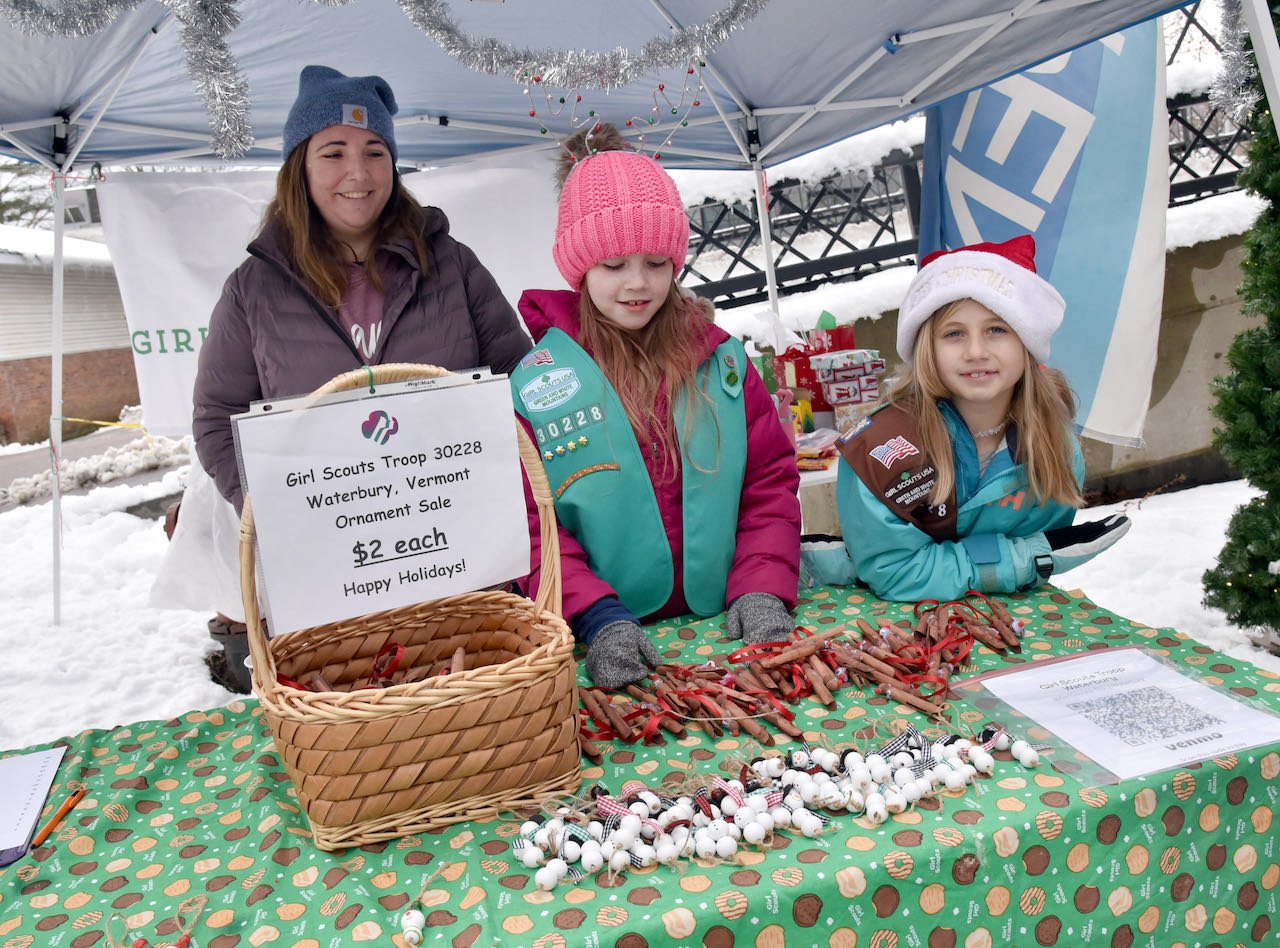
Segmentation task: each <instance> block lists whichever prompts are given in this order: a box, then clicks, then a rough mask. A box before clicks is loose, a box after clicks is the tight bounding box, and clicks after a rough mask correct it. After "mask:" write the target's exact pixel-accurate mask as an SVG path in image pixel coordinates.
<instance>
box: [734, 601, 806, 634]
mask: <svg viewBox="0 0 1280 948" xmlns="http://www.w3.org/2000/svg"><path fill="white" fill-rule="evenodd" d="M795 627H796V621H795V619H793V618H792V617H791V611H790V610H789V609H788V608H787V607H786V606H785V605H784V604H783V602H782V600H781V599H779V598H778V597H777V596H775V595H773V594H772V593H743V594H742V595H741V596H739V597H738V598H737V599H735V600H733V602H732V603H731V604H730V606H729V612H728V614H727V615H726V616H725V620H724V634H725V637H726V638H730V639H742V641H743V644H745V645H759V644H760V643H761V642H782V641H785V640H786V639H789V638H790V637H791V633H792V631H793V630H794V629H795Z"/></svg>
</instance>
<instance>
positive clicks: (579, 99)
mask: <svg viewBox="0 0 1280 948" xmlns="http://www.w3.org/2000/svg"><path fill="white" fill-rule="evenodd" d="M574 101H575V102H581V101H582V96H578V98H577V99H575V100H574Z"/></svg>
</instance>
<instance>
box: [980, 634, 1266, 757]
mask: <svg viewBox="0 0 1280 948" xmlns="http://www.w3.org/2000/svg"><path fill="white" fill-rule="evenodd" d="M982 684H983V685H984V686H985V687H986V688H987V690H988V691H990V692H991V693H992V694H994V695H996V696H997V697H999V698H1000V699H1001V700H1003V701H1004V702H1005V703H1006V704H1009V705H1012V706H1013V707H1014V708H1017V709H1018V710H1019V711H1021V712H1022V713H1023V714H1025V715H1027V717H1029V718H1031V719H1032V720H1034V721H1036V722H1037V723H1039V724H1040V725H1042V726H1043V727H1044V728H1046V729H1047V730H1049V731H1052V732H1053V733H1054V734H1056V735H1057V736H1059V737H1060V738H1062V739H1063V740H1064V741H1066V742H1067V743H1068V744H1070V745H1072V746H1073V747H1075V748H1076V749H1077V750H1079V751H1080V752H1082V753H1084V754H1086V755H1087V756H1089V757H1090V758H1092V759H1093V760H1094V761H1095V762H1096V763H1098V764H1100V765H1102V766H1103V767H1106V768H1107V769H1108V770H1110V771H1111V772H1112V773H1114V774H1115V775H1116V776H1117V777H1119V778H1120V779H1122V780H1127V779H1129V778H1130V777H1137V776H1141V775H1142V774H1149V773H1154V772H1156V771H1159V770H1166V769H1168V768H1170V767H1178V766H1182V765H1184V764H1189V763H1192V762H1194V761H1198V760H1207V759H1209V758H1212V757H1220V756H1222V755H1223V754H1227V753H1231V752H1233V751H1237V750H1241V749H1243V748H1246V747H1257V746H1259V745H1261V744H1271V743H1275V742H1278V741H1280V718H1277V717H1276V716H1275V715H1273V714H1268V713H1266V712H1263V711H1259V710H1257V709H1255V708H1253V707H1251V706H1249V705H1247V704H1244V703H1243V702H1241V701H1237V700H1236V699H1234V698H1232V697H1231V696H1230V695H1229V694H1226V693H1225V692H1222V691H1218V690H1216V689H1214V688H1211V687H1209V686H1208V685H1205V684H1202V683H1201V682H1199V681H1196V680H1195V679H1193V678H1189V677H1187V676H1186V675H1183V674H1181V673H1180V672H1178V671H1177V670H1176V669H1174V668H1171V667H1170V666H1169V665H1166V664H1164V663H1163V662H1160V661H1157V660H1156V659H1155V658H1153V657H1152V656H1151V655H1150V654H1148V653H1147V652H1145V651H1143V650H1142V649H1107V650H1102V651H1096V652H1089V653H1087V654H1084V655H1081V656H1079V657H1073V658H1071V659H1070V660H1067V661H1060V662H1045V663H1039V664H1033V665H1026V666H1023V667H1021V668H1019V669H1018V670H1017V671H1016V672H1011V673H1009V674H1001V675H993V676H991V677H990V678H986V679H983V681H982Z"/></svg>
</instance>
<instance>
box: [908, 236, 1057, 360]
mask: <svg viewBox="0 0 1280 948" xmlns="http://www.w3.org/2000/svg"><path fill="white" fill-rule="evenodd" d="M965 299H970V300H974V301H976V302H978V303H981V304H982V305H983V306H985V307H986V308H987V309H989V310H991V312H993V313H995V314H996V315H997V316H999V317H1000V318H1001V319H1003V320H1004V321H1005V322H1006V323H1008V324H1009V327H1010V328H1011V329H1012V330H1013V331H1014V332H1016V333H1017V334H1018V338H1019V339H1021V340H1022V344H1023V345H1024V346H1026V347H1027V351H1029V352H1030V353H1031V355H1032V356H1033V357H1034V358H1035V359H1036V361H1037V362H1046V361H1048V359H1049V340H1050V339H1051V338H1052V337H1053V334H1054V332H1055V331H1056V330H1057V328H1058V326H1060V325H1061V324H1062V317H1063V314H1064V313H1065V312H1066V308H1067V304H1066V301H1065V300H1064V299H1063V298H1062V295H1061V294H1060V293H1059V292H1058V291H1057V290H1055V289H1054V288H1053V287H1052V286H1050V285H1049V283H1048V281H1046V280H1045V279H1044V278H1043V277H1041V276H1039V275H1037V273H1036V241H1035V238H1034V237H1032V236H1031V235H1030V234H1023V235H1022V236H1020V237H1014V238H1013V239H1012V240H1006V241H1005V242H1004V243H1001V244H993V243H982V244H971V245H969V246H968V247H959V248H957V249H955V250H938V251H935V252H933V253H931V254H929V255H928V256H927V257H925V258H924V260H922V261H921V262H920V272H918V273H917V274H916V275H915V278H914V279H912V281H911V285H910V286H909V287H907V298H906V299H905V300H903V302H902V306H901V307H900V308H899V310H898V355H899V356H901V357H902V360H903V361H904V362H907V363H910V362H911V361H912V360H913V358H914V356H915V345H916V335H917V334H918V333H919V332H920V327H921V326H923V325H924V324H925V321H926V320H928V318H929V317H930V316H932V315H933V314H934V313H936V312H937V311H938V310H940V309H942V307H944V306H946V305H947V304H948V303H954V302H956V301H958V300H965Z"/></svg>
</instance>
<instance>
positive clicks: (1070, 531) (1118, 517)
mask: <svg viewBox="0 0 1280 948" xmlns="http://www.w3.org/2000/svg"><path fill="white" fill-rule="evenodd" d="M1130 526H1132V521H1130V520H1129V518H1128V517H1126V516H1123V515H1122V514H1112V515H1111V516H1110V517H1107V518H1106V519H1105V520H1090V521H1089V522H1088V523H1077V524H1072V525H1071V526H1069V527H1059V528H1058V529H1056V530H1046V531H1045V532H1044V538H1045V539H1046V540H1048V541H1049V546H1051V547H1052V548H1053V553H1052V556H1053V571H1054V573H1065V572H1066V571H1067V570H1069V569H1075V568H1076V567H1077V566H1080V565H1081V564H1083V563H1087V562H1089V560H1091V559H1093V558H1094V557H1095V556H1097V555H1098V554H1099V553H1101V552H1102V551H1103V550H1105V549H1107V548H1108V547H1110V546H1111V544H1113V543H1115V542H1116V541H1117V540H1119V539H1120V538H1121V537H1122V536H1124V535H1125V534H1126V533H1128V532H1129V527H1130Z"/></svg>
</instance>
